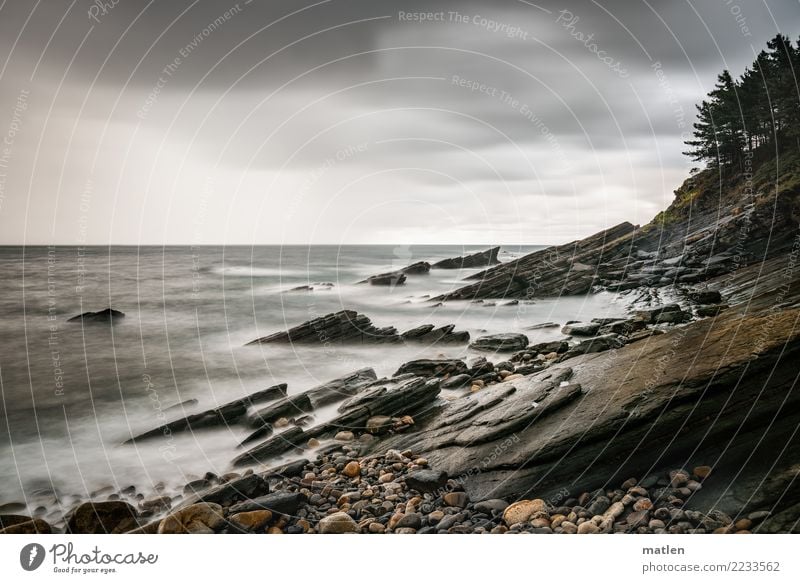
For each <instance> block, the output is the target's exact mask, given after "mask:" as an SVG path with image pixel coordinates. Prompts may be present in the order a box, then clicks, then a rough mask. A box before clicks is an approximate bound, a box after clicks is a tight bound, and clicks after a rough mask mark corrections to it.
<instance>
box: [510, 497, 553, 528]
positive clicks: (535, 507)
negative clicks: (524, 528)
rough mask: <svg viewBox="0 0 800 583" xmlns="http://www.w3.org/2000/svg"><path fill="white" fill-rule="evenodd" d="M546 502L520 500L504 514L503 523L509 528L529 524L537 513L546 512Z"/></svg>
mask: <svg viewBox="0 0 800 583" xmlns="http://www.w3.org/2000/svg"><path fill="white" fill-rule="evenodd" d="M546 511H547V505H546V504H545V503H544V500H539V499H536V500H520V501H519V502H514V503H513V504H511V505H509V506H508V507H507V508H506V509H505V511H504V512H503V521H504V522H505V523H506V525H508V526H514V525H515V524H521V523H523V522H528V521H529V520H530V519H531V516H533V515H534V514H535V513H536V512H546Z"/></svg>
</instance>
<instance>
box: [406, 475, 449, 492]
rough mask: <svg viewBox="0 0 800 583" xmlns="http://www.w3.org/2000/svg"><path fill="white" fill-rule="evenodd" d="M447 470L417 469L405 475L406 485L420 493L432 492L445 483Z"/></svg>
mask: <svg viewBox="0 0 800 583" xmlns="http://www.w3.org/2000/svg"><path fill="white" fill-rule="evenodd" d="M447 478H448V476H447V472H443V471H440V470H417V471H416V472H411V473H410V474H408V475H407V476H406V485H407V486H408V487H409V488H411V489H412V490H416V491H417V492H419V493H421V494H433V493H434V492H436V491H438V490H440V489H441V488H443V487H444V486H445V484H447Z"/></svg>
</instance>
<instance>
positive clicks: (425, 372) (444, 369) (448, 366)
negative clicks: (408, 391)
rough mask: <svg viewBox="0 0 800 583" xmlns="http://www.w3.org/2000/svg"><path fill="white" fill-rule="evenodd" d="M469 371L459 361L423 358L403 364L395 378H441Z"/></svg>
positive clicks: (464, 364) (463, 363) (462, 362)
mask: <svg viewBox="0 0 800 583" xmlns="http://www.w3.org/2000/svg"><path fill="white" fill-rule="evenodd" d="M467 371H468V369H467V365H466V363H465V362H464V361H463V360H459V359H457V358H456V359H442V360H431V359H428V358H421V359H419V360H411V361H409V362H406V363H405V364H403V365H402V366H401V367H400V368H399V369H397V372H396V373H394V376H400V375H405V374H412V375H416V376H421V377H440V376H445V375H457V374H464V373H466V372H467Z"/></svg>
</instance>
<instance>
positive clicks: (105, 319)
mask: <svg viewBox="0 0 800 583" xmlns="http://www.w3.org/2000/svg"><path fill="white" fill-rule="evenodd" d="M124 317H125V314H123V313H122V312H120V311H119V310H112V309H111V308H106V309H105V310H100V311H99V312H84V313H83V314H80V315H78V316H73V317H72V318H70V319H68V320H67V322H83V323H95V324H113V323H114V322H115V321H117V322H118V321H119V320H122V319H123V318H124Z"/></svg>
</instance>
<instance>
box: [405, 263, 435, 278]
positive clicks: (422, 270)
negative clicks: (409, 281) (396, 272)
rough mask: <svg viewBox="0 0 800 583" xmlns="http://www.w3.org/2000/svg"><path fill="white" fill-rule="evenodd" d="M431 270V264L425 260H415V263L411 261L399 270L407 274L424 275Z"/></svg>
mask: <svg viewBox="0 0 800 583" xmlns="http://www.w3.org/2000/svg"><path fill="white" fill-rule="evenodd" d="M430 270H431V264H430V263H428V262H427V261H417V262H416V263H412V264H411V265H408V266H407V267H404V268H403V269H401V270H400V271H402V272H403V273H405V274H408V275H424V274H427V273H429V272H430Z"/></svg>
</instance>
